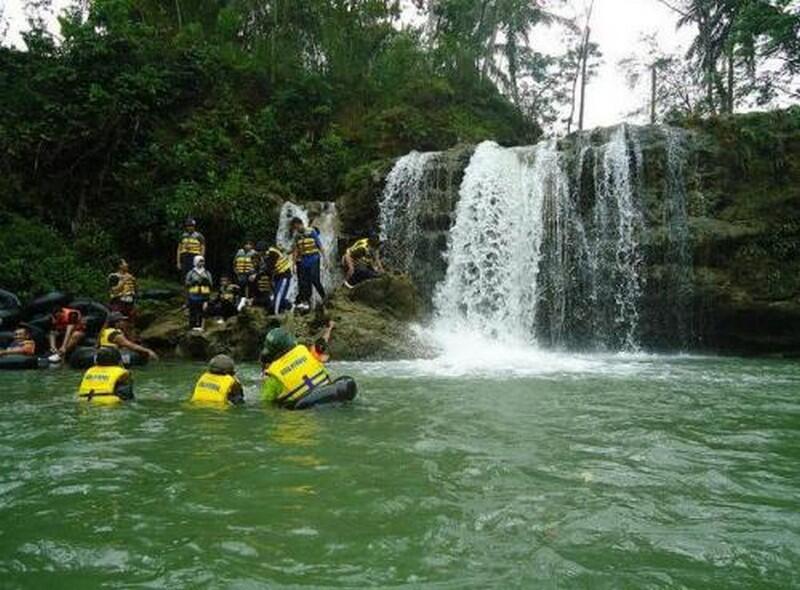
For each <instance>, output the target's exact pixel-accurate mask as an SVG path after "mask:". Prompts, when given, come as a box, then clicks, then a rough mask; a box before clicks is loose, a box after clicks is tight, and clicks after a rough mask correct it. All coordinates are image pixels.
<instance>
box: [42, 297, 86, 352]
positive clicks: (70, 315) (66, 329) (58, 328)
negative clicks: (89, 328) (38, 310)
mask: <svg viewBox="0 0 800 590" xmlns="http://www.w3.org/2000/svg"><path fill="white" fill-rule="evenodd" d="M50 323H51V325H52V329H51V330H50V333H49V334H48V340H49V342H50V362H53V363H58V362H60V361H62V360H64V359H65V358H67V356H69V353H70V352H72V351H73V350H74V349H75V348H76V347H77V346H78V344H80V343H81V340H83V338H84V336H85V335H86V323H85V322H84V320H83V316H82V315H81V312H80V311H78V310H77V309H71V308H69V307H56V308H54V309H53V313H52V314H51V316H50Z"/></svg>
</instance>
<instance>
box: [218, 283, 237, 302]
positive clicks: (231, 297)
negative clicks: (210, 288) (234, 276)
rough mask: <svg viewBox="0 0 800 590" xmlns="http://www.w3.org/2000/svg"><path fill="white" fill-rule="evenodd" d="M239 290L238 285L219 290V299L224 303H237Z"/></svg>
mask: <svg viewBox="0 0 800 590" xmlns="http://www.w3.org/2000/svg"><path fill="white" fill-rule="evenodd" d="M238 290H239V287H238V286H237V285H228V286H227V287H223V288H221V289H220V290H219V298H220V299H222V300H223V301H230V302H234V301H236V293H237V291H238Z"/></svg>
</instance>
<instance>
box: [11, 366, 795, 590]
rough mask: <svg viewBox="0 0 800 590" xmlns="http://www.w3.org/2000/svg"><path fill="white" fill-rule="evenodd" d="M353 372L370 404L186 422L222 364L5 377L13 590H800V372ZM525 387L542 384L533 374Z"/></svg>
mask: <svg viewBox="0 0 800 590" xmlns="http://www.w3.org/2000/svg"><path fill="white" fill-rule="evenodd" d="M456 364H457V363H455V364H454V363H450V365H452V366H450V365H448V363H444V364H437V363H436V362H435V361H419V362H413V363H373V364H360V363H353V364H344V363H343V364H340V365H338V366H335V369H336V370H338V371H340V372H348V373H350V374H353V375H354V376H355V377H356V378H357V379H358V380H359V382H360V385H361V390H362V396H361V398H360V399H359V400H358V402H357V403H355V404H353V405H351V406H349V407H343V408H337V409H326V410H321V411H311V412H306V413H289V412H282V411H278V410H275V409H272V408H268V407H263V406H260V405H258V404H257V403H255V399H256V395H255V394H256V386H257V381H258V376H257V371H256V368H255V367H253V366H250V367H246V368H245V370H244V371H243V376H244V380H245V382H246V386H247V389H248V396H249V397H250V398H251V399H252V401H253V403H251V404H249V405H248V406H247V407H245V408H237V409H230V410H213V409H207V408H194V407H191V406H190V405H188V404H186V403H185V401H184V400H185V399H186V397H187V396H188V390H189V388H190V385H191V382H192V380H193V379H194V378H195V376H196V375H197V373H198V371H199V370H200V367H199V366H198V365H188V364H180V365H179V364H162V365H159V366H155V367H150V368H147V369H143V370H139V371H137V372H136V387H137V394H138V398H139V399H138V401H136V402H135V403H133V404H130V405H127V406H124V407H115V408H111V407H86V406H80V405H78V404H77V403H76V402H75V400H74V398H73V391H74V389H75V387H76V386H77V382H78V380H79V377H80V376H79V375H78V374H77V373H73V372H67V371H64V372H60V371H44V372H26V373H15V374H11V373H0V587H2V588H46V587H48V586H50V587H56V588H96V587H102V588H170V589H172V588H196V587H207V588H242V589H245V588H259V587H264V586H269V587H274V588H281V587H286V588H293V587H299V586H310V587H337V588H363V587H369V586H372V587H407V588H418V587H433V588H453V589H455V588H459V589H460V588H531V587H536V588H592V589H595V588H615V589H616V588H698V589H700V588H702V589H709V588H720V589H723V588H724V589H728V588H776V589H778V588H781V589H783V588H792V587H800V575H799V574H798V571H800V471H798V468H797V466H798V459H800V436H798V434H800V397H799V396H798V394H800V366H798V365H797V364H792V363H788V362H780V361H743V360H739V359H713V358H697V357H671V358H666V357H657V356H647V355H633V356H630V355H629V356H622V357H614V356H586V357H567V356H561V355H549V356H548V355H542V356H540V357H537V359H536V360H535V362H533V361H532V362H530V363H528V365H527V366H526V367H522V366H519V367H517V369H519V370H516V369H512V370H510V371H509V372H508V373H503V372H501V371H498V370H495V371H493V372H492V371H485V372H483V373H481V372H477V371H466V372H464V371H462V372H459V371H455V370H447V367H448V366H450V368H451V369H453V368H454V366H455V365H456ZM523 368H527V369H528V370H522V369H523Z"/></svg>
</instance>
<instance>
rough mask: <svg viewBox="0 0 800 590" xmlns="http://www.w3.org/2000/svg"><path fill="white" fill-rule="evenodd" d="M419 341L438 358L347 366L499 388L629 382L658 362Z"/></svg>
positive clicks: (441, 338)
mask: <svg viewBox="0 0 800 590" xmlns="http://www.w3.org/2000/svg"><path fill="white" fill-rule="evenodd" d="M416 331H417V335H418V337H420V338H421V339H422V340H423V341H425V342H427V343H428V344H429V345H431V346H432V347H433V348H435V354H434V356H433V358H427V359H415V360H406V361H381V362H343V363H336V364H335V367H334V369H335V371H336V372H337V373H346V372H347V371H348V370H349V369H352V370H354V371H357V372H358V373H362V374H367V375H376V376H381V377H393V378H398V379H403V378H419V377H426V378H430V379H453V378H469V379H476V380H490V381H494V382H498V381H504V380H509V379H523V378H531V377H542V378H556V377H565V376H570V375H575V376H579V375H581V376H586V375H590V376H591V375H595V376H606V377H614V376H626V375H632V374H636V373H638V372H640V371H643V370H645V369H646V366H647V363H649V362H651V361H652V360H653V359H654V358H657V357H655V356H653V355H648V354H644V353H603V354H600V353H593V354H580V353H567V352H555V351H550V350H542V349H539V348H537V347H536V346H534V345H531V344H529V343H527V342H519V341H518V342H514V341H513V340H511V339H506V340H505V341H499V340H497V339H494V338H491V337H487V336H486V335H485V334H482V333H480V332H475V331H469V330H463V329H462V330H447V329H445V328H442V327H441V325H440V326H438V327H436V328H431V327H416Z"/></svg>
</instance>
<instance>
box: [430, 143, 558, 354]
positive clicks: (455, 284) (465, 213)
mask: <svg viewBox="0 0 800 590" xmlns="http://www.w3.org/2000/svg"><path fill="white" fill-rule="evenodd" d="M557 169H558V163H557V153H556V152H555V148H554V144H540V145H539V146H537V147H536V148H532V149H531V148H517V149H506V148H501V147H500V146H498V145H497V144H496V143H493V142H485V143H483V144H481V145H480V146H478V149H477V150H476V151H475V154H474V156H473V157H472V161H471V162H470V165H469V167H468V168H467V171H466V173H465V175H464V182H463V184H462V185H461V200H460V201H459V203H458V207H457V209H456V222H455V225H454V226H453V229H452V230H451V232H450V244H449V252H448V267H447V275H446V277H445V280H444V283H443V284H442V285H441V288H440V289H439V291H438V293H437V294H436V300H435V305H436V310H437V314H438V317H439V320H440V321H441V322H443V323H444V324H447V325H448V328H450V329H459V328H468V329H470V330H472V331H478V332H481V333H484V334H488V335H491V336H494V337H496V338H499V339H502V340H512V341H522V342H532V341H533V340H534V338H535V333H534V327H535V316H536V276H537V273H538V271H539V247H540V244H541V239H542V233H543V228H542V221H543V215H542V201H543V199H544V197H545V194H546V192H547V191H548V189H549V187H550V186H551V184H552V183H553V182H554V181H555V182H556V183H557V182H558V176H559V175H558V174H553V172H554V170H556V171H557Z"/></svg>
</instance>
